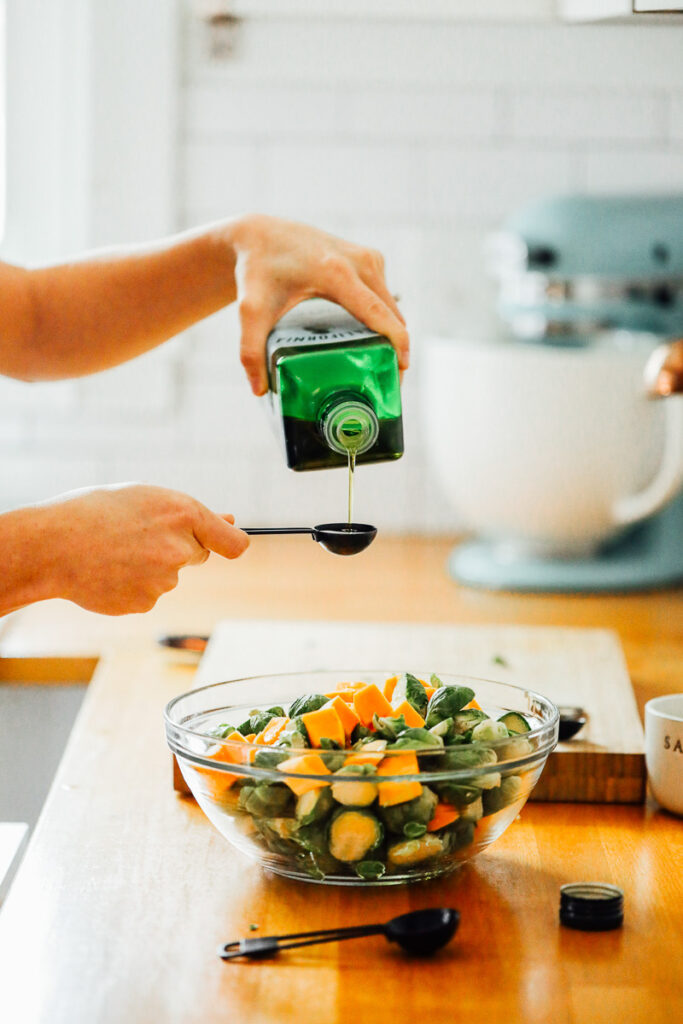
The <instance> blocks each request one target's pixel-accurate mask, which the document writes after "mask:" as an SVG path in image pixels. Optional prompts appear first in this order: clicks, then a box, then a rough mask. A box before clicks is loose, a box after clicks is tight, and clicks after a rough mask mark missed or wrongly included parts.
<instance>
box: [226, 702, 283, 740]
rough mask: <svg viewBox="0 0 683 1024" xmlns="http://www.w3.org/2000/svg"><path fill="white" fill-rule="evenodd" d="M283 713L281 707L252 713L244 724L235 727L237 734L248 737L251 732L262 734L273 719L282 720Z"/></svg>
mask: <svg viewBox="0 0 683 1024" xmlns="http://www.w3.org/2000/svg"><path fill="white" fill-rule="evenodd" d="M284 714H285V713H284V711H283V709H282V708H281V707H279V706H278V707H273V708H268V709H267V710H266V711H253V712H252V713H251V715H250V716H249V718H248V719H247V720H246V722H242V724H241V725H238V726H237V732H241V733H242V735H243V736H249V735H250V734H251V733H252V732H255V733H259V732H263V730H264V729H265V727H266V726H267V725H268V723H269V722H270V721H272V719H273V718H283V717H284Z"/></svg>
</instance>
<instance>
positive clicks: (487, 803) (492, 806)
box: [483, 775, 522, 814]
mask: <svg viewBox="0 0 683 1024" xmlns="http://www.w3.org/2000/svg"><path fill="white" fill-rule="evenodd" d="M521 795H522V780H521V779H520V778H519V776H518V775H508V776H507V777H506V778H504V779H503V780H502V782H501V784H500V786H497V787H496V788H495V789H489V790H487V791H486V792H485V793H484V794H483V801H484V814H495V813H496V812H497V811H500V810H501V809H502V808H503V807H507V806H508V805H509V804H513V803H515V801H516V800H519V798H520V797H521Z"/></svg>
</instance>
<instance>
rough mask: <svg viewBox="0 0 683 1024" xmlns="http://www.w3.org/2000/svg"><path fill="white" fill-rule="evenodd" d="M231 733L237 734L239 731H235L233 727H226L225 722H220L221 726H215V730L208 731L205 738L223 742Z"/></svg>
mask: <svg viewBox="0 0 683 1024" xmlns="http://www.w3.org/2000/svg"><path fill="white" fill-rule="evenodd" d="M231 732H239V729H236V728H235V726H234V725H228V724H226V723H225V722H221V724H220V725H217V726H215V728H213V729H209V731H208V733H207V736H215V737H216V739H219V740H224V739H225V737H226V736H227V735H228V734H229V733H231ZM245 735H246V734H245Z"/></svg>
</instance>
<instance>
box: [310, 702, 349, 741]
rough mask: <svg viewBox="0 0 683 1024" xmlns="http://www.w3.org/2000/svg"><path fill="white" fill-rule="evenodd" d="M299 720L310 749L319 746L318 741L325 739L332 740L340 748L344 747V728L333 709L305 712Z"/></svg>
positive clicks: (326, 708)
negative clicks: (304, 727) (304, 728)
mask: <svg viewBox="0 0 683 1024" xmlns="http://www.w3.org/2000/svg"><path fill="white" fill-rule="evenodd" d="M301 718H302V720H303V723H304V725H305V726H306V732H307V733H308V738H309V739H310V741H311V746H312V747H319V746H321V743H320V741H321V740H322V739H325V738H327V739H328V740H334V742H335V743H338V744H339V746H340V747H344V746H346V734H345V732H344V726H343V725H342V722H341V719H340V717H339V715H338V714H337V712H336V710H335V709H334V708H331V707H327V706H324V707H322V708H318V710H317V711H307V712H306V714H304V715H302V716H301Z"/></svg>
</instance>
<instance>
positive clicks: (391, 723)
mask: <svg viewBox="0 0 683 1024" xmlns="http://www.w3.org/2000/svg"><path fill="white" fill-rule="evenodd" d="M372 727H373V729H374V730H375V736H377V738H378V739H385V740H395V739H396V737H397V736H398V734H399V733H400V732H404V731H405V730H406V729H407V728H408V723H407V722H406V720H405V718H404V716H403V715H399V716H398V718H389V717H387V718H380V716H379V715H373V716H372Z"/></svg>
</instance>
